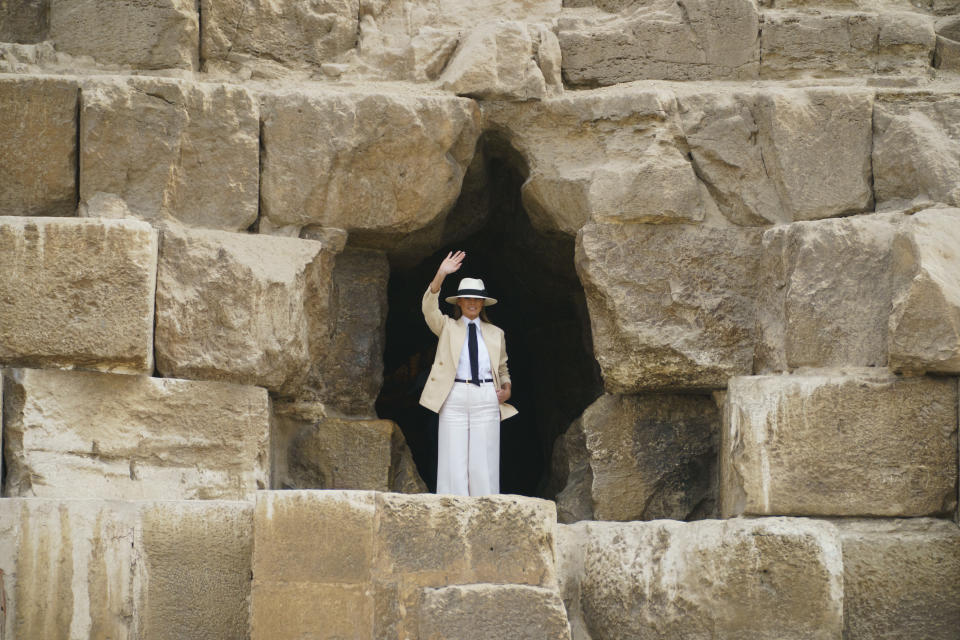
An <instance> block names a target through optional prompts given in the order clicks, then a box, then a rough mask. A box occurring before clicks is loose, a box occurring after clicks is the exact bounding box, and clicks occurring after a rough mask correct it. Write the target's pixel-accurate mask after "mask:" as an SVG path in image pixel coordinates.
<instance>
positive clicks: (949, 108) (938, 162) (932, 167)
mask: <svg viewBox="0 0 960 640" xmlns="http://www.w3.org/2000/svg"><path fill="white" fill-rule="evenodd" d="M873 131H874V146H873V172H874V176H875V190H876V196H877V203H878V207H882V208H884V209H894V208H900V207H910V206H922V205H923V204H924V203H929V202H934V203H936V202H939V203H944V204H948V205H952V206H958V205H960V96H957V95H955V94H950V93H933V92H931V93H924V92H916V93H912V94H906V95H904V94H897V93H879V94H878V95H877V103H876V108H875V110H874V122H873Z"/></svg>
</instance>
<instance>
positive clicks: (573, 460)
mask: <svg viewBox="0 0 960 640" xmlns="http://www.w3.org/2000/svg"><path fill="white" fill-rule="evenodd" d="M551 463H552V478H551V480H552V481H553V482H555V483H556V487H555V489H554V490H555V491H556V503H557V521H558V522H564V523H571V522H579V521H580V520H593V518H594V515H593V495H592V489H593V470H592V469H591V468H590V454H589V453H588V452H587V440H586V434H584V432H583V416H580V417H579V418H577V419H576V420H574V421H573V424H571V425H570V427H569V428H568V429H567V430H566V432H564V433H562V434H560V436H558V437H557V440H556V442H554V444H553V460H552V461H551Z"/></svg>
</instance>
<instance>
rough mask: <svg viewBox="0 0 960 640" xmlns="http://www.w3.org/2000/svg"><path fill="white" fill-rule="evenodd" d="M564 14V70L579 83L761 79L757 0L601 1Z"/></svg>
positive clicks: (583, 84)
mask: <svg viewBox="0 0 960 640" xmlns="http://www.w3.org/2000/svg"><path fill="white" fill-rule="evenodd" d="M597 4H600V5H610V6H609V8H607V7H606V6H604V7H603V8H592V7H591V8H585V9H573V10H571V9H567V10H566V11H565V12H564V15H563V16H562V17H561V19H560V23H559V26H560V32H559V36H560V48H561V50H562V51H563V74H564V78H565V79H566V81H567V82H568V83H570V84H572V85H580V86H596V85H610V84H616V83H618V82H630V81H632V80H647V79H651V80H721V79H722V80H727V79H730V80H742V79H749V78H756V77H757V68H758V65H759V60H760V47H759V32H760V28H759V15H758V13H757V7H756V4H755V3H754V2H751V1H750V0H720V1H719V2H718V1H709V0H695V1H694V2H678V1H677V0H655V1H654V2H645V3H642V4H640V5H638V4H636V3H619V2H617V3H597Z"/></svg>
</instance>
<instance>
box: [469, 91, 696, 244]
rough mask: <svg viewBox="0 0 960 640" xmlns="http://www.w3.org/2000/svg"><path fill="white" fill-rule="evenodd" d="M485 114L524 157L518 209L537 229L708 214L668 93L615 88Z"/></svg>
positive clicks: (495, 105) (487, 106)
mask: <svg viewBox="0 0 960 640" xmlns="http://www.w3.org/2000/svg"><path fill="white" fill-rule="evenodd" d="M483 114H484V121H485V126H486V127H487V128H488V129H489V130H491V131H492V132H495V133H496V135H497V136H498V138H500V139H502V140H504V141H505V142H507V143H509V145H510V147H511V148H512V150H513V151H512V153H513V155H519V156H520V157H521V158H522V159H523V164H524V168H525V171H524V173H525V174H527V176H528V177H527V180H526V181H525V182H524V184H523V187H522V188H521V194H522V197H523V204H524V208H525V209H526V211H527V212H528V213H529V215H530V221H531V222H532V223H533V225H534V226H535V227H537V228H538V229H541V230H544V231H548V232H557V231H559V232H561V233H566V234H569V235H574V234H576V233H577V230H579V229H580V227H582V226H583V225H584V223H586V222H587V221H588V220H594V221H606V222H649V223H689V222H699V221H701V220H703V218H704V215H705V214H704V211H705V209H704V203H703V198H704V193H705V192H704V191H703V190H702V188H701V186H700V185H699V184H698V181H697V176H696V174H695V173H694V171H693V167H692V166H691V164H690V161H689V160H688V158H687V153H688V150H687V147H686V143H685V142H684V139H683V129H682V127H681V125H680V118H679V117H678V114H677V103H676V98H675V97H674V95H673V93H672V92H670V91H667V90H664V89H651V88H647V87H627V88H621V87H616V88H610V89H605V90H603V91H591V92H575V93H574V92H570V93H567V94H564V95H562V96H557V97H554V98H549V99H546V100H543V101H540V102H535V101H534V102H525V103H505V102H488V103H484V105H483ZM708 199H709V196H708Z"/></svg>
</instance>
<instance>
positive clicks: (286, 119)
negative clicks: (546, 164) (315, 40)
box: [261, 91, 480, 248]
mask: <svg viewBox="0 0 960 640" xmlns="http://www.w3.org/2000/svg"><path fill="white" fill-rule="evenodd" d="M263 113H264V115H263V139H262V144H263V153H262V166H263V175H262V194H261V204H262V214H263V216H264V218H265V219H266V220H267V221H268V222H269V223H270V224H271V225H273V226H275V227H283V226H293V227H303V226H306V225H312V224H317V225H321V226H331V227H337V228H341V229H345V230H347V231H348V232H350V238H351V242H354V241H356V242H357V243H359V244H366V245H370V246H373V247H374V248H386V247H389V246H390V244H391V243H393V242H395V241H396V240H398V239H399V238H401V237H402V236H404V235H405V234H408V233H410V232H413V231H416V230H417V229H420V228H422V227H424V226H426V225H427V224H429V223H430V222H431V221H432V220H434V219H435V218H437V217H438V216H440V215H441V214H442V213H444V212H445V211H446V210H448V209H449V208H450V207H452V206H453V203H454V202H455V201H456V198H457V195H458V194H459V192H460V185H461V182H462V180H463V175H464V172H465V171H466V167H467V165H468V164H469V163H470V159H471V158H472V157H473V153H474V147H475V146H476V142H477V137H478V136H479V133H480V127H479V112H478V110H477V107H476V106H475V105H474V103H473V102H472V101H470V100H466V99H463V98H452V97H448V96H440V95H432V94H426V95H423V94H420V95H407V94H403V93H395V94H384V93H379V94H378V93H360V92H357V93H344V92H338V91H327V92H315V93H273V94H267V95H266V96H265V97H264V106H263Z"/></svg>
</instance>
